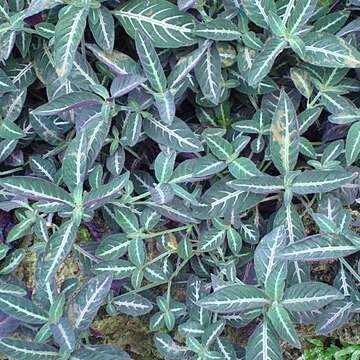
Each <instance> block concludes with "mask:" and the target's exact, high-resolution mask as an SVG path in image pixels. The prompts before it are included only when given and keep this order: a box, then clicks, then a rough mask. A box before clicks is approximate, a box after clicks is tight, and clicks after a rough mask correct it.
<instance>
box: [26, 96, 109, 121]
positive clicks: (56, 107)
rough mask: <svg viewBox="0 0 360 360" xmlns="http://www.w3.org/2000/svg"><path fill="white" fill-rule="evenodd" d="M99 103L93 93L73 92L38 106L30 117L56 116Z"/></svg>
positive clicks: (98, 99)
mask: <svg viewBox="0 0 360 360" xmlns="http://www.w3.org/2000/svg"><path fill="white" fill-rule="evenodd" d="M101 103H102V99H101V98H100V97H99V96H97V95H95V94H93V93H90V92H87V91H75V92H71V93H69V94H66V95H63V96H59V97H58V98H56V99H54V100H52V101H50V102H49V103H47V104H44V105H41V106H39V107H38V108H36V109H35V110H33V111H32V115H34V116H35V115H41V116H49V115H56V114H61V113H64V112H66V111H70V110H72V109H76V108H80V107H83V106H87V105H95V104H101Z"/></svg>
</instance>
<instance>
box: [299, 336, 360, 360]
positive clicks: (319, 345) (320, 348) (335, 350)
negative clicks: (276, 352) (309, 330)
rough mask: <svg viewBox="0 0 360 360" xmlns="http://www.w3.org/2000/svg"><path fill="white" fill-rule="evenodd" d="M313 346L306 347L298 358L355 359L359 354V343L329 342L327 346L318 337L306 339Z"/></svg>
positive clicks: (306, 359)
mask: <svg viewBox="0 0 360 360" xmlns="http://www.w3.org/2000/svg"><path fill="white" fill-rule="evenodd" d="M308 341H309V342H310V343H311V344H313V347H311V348H309V349H306V350H305V352H304V355H302V356H301V357H300V358H299V360H311V359H336V360H338V359H350V360H355V359H358V358H359V356H360V351H359V350H360V349H359V345H351V344H347V343H341V344H340V345H339V344H335V343H333V342H332V343H331V344H330V345H329V346H325V344H324V343H323V342H322V341H321V340H319V339H309V340H308Z"/></svg>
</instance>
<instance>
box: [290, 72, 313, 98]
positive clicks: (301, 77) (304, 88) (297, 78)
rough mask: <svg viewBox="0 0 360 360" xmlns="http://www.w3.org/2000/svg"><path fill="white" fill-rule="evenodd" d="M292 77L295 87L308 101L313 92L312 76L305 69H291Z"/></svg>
mask: <svg viewBox="0 0 360 360" xmlns="http://www.w3.org/2000/svg"><path fill="white" fill-rule="evenodd" d="M290 77H291V80H292V81H293V83H294V85H295V87H296V88H297V89H298V90H299V91H300V93H301V94H302V95H304V96H305V97H306V98H307V99H308V98H309V97H310V96H311V94H312V91H313V88H312V84H311V78H310V74H309V73H308V72H307V71H306V70H304V69H300V68H291V69H290Z"/></svg>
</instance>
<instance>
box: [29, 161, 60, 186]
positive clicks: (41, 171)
mask: <svg viewBox="0 0 360 360" xmlns="http://www.w3.org/2000/svg"><path fill="white" fill-rule="evenodd" d="M29 165H30V168H31V170H32V171H33V172H34V174H35V175H36V176H37V177H42V178H44V179H45V180H48V181H50V182H54V176H55V174H56V168H55V166H54V164H53V163H52V162H51V161H49V160H48V159H44V158H42V157H41V156H39V155H36V156H32V157H31V158H30V162H29Z"/></svg>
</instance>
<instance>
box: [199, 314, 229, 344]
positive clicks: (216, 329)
mask: <svg viewBox="0 0 360 360" xmlns="http://www.w3.org/2000/svg"><path fill="white" fill-rule="evenodd" d="M224 328H225V320H218V321H216V322H214V323H212V324H211V325H209V326H208V327H207V328H206V329H205V331H204V333H203V334H202V336H201V342H202V343H203V344H205V346H207V347H208V346H210V345H211V344H212V343H213V342H215V340H216V339H217V338H218V337H219V336H220V335H221V333H222V332H223V330H224Z"/></svg>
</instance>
